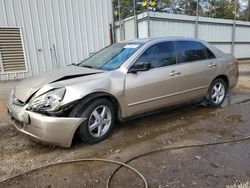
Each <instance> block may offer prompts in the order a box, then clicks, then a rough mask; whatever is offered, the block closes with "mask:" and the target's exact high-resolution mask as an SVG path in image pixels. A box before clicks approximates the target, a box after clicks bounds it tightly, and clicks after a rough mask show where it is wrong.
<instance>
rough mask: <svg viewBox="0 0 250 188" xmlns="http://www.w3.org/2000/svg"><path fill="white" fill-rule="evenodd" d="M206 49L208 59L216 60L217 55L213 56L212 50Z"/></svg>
mask: <svg viewBox="0 0 250 188" xmlns="http://www.w3.org/2000/svg"><path fill="white" fill-rule="evenodd" d="M205 48H206V54H207V58H208V59H214V58H215V55H214V54H213V52H211V50H209V49H208V48H207V47H205Z"/></svg>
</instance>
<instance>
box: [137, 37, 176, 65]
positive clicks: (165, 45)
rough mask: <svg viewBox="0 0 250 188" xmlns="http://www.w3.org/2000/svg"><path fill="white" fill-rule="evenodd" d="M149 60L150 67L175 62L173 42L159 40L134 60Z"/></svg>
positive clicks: (138, 61)
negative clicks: (159, 41)
mask: <svg viewBox="0 0 250 188" xmlns="http://www.w3.org/2000/svg"><path fill="white" fill-rule="evenodd" d="M140 62H149V63H151V66H152V68H157V67H163V66H168V65H173V64H176V54H175V48H174V43H173V42H161V43H158V44H155V45H153V46H151V47H149V48H148V49H147V50H146V51H145V52H144V53H143V54H142V55H141V56H140V57H139V59H138V60H137V61H136V63H140Z"/></svg>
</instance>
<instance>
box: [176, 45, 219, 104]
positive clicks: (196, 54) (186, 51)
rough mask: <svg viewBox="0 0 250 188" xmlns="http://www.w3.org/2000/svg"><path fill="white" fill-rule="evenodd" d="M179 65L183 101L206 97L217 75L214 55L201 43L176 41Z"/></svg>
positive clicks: (216, 63)
mask: <svg viewBox="0 0 250 188" xmlns="http://www.w3.org/2000/svg"><path fill="white" fill-rule="evenodd" d="M175 46H176V49H177V53H178V56H177V57H178V65H179V66H180V67H181V72H182V73H181V87H182V96H183V98H182V100H184V101H187V100H192V99H196V98H198V97H203V96H206V94H207V91H208V87H209V85H210V84H211V82H212V80H213V79H214V78H215V77H216V75H217V66H218V62H217V60H216V58H215V56H214V54H213V53H212V52H211V51H210V50H209V49H208V48H207V47H206V46H205V45H204V44H202V43H201V42H199V41H176V42H175Z"/></svg>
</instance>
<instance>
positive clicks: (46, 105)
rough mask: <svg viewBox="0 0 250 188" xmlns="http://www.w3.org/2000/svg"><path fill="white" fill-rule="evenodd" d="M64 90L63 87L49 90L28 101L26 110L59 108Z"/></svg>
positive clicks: (43, 110) (48, 110)
mask: <svg viewBox="0 0 250 188" xmlns="http://www.w3.org/2000/svg"><path fill="white" fill-rule="evenodd" d="M65 92H66V89H65V88H58V89H53V90H50V91H48V92H47V93H44V94H42V95H40V96H38V97H36V98H35V99H33V100H32V101H31V102H30V105H29V107H28V110H30V111H38V112H39V111H40V112H50V111H56V110H58V109H59V108H60V104H61V102H62V100H63V97H64V94H65Z"/></svg>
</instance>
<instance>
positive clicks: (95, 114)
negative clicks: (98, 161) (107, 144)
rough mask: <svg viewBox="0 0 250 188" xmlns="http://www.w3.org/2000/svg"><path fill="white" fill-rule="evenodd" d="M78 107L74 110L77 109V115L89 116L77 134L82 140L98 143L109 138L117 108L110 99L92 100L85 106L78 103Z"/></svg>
mask: <svg viewBox="0 0 250 188" xmlns="http://www.w3.org/2000/svg"><path fill="white" fill-rule="evenodd" d="M76 108H78V109H73V111H76V110H77V117H87V120H86V121H84V122H83V123H82V124H81V125H80V127H79V128H78V130H77V131H78V132H77V136H78V137H79V138H80V139H81V140H82V141H85V142H87V143H89V144H96V143H98V142H101V141H102V140H104V139H105V138H107V136H108V135H109V133H110V132H111V131H112V129H113V127H114V122H115V109H114V106H113V104H112V103H111V102H110V101H109V100H107V99H105V98H100V99H97V100H91V101H90V102H88V103H87V104H85V105H84V106H81V107H79V105H77V106H76ZM104 109H105V110H104ZM103 110H104V111H103Z"/></svg>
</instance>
